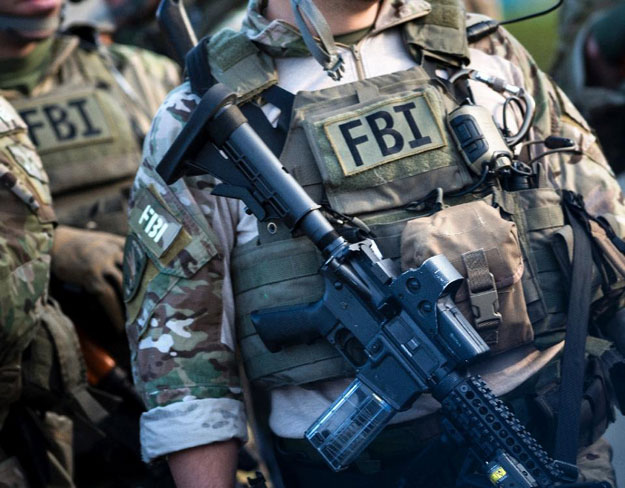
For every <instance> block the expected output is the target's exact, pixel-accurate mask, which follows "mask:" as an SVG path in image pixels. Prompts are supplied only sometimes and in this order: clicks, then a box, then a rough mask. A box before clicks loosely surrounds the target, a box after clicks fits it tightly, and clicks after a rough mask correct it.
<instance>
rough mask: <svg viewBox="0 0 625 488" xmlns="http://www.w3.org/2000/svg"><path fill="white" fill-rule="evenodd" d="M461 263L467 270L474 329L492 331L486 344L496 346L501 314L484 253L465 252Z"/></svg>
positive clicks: (495, 288) (493, 281)
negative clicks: (491, 335) (491, 336)
mask: <svg viewBox="0 0 625 488" xmlns="http://www.w3.org/2000/svg"><path fill="white" fill-rule="evenodd" d="M462 261H463V262H464V266H465V268H466V270H467V288H468V290H469V301H470V302H471V310H472V312H473V319H474V321H475V328H476V329H477V330H478V331H480V332H481V331H492V332H490V333H491V334H493V338H492V340H489V341H488V342H491V343H495V344H496V343H497V339H498V334H497V329H498V328H499V325H500V324H501V314H500V313H499V297H498V295H497V286H496V285H495V277H494V276H493V274H492V273H491V272H490V270H489V269H488V261H487V260H486V253H485V252H484V250H483V249H478V250H477V251H471V252H466V253H464V254H463V255H462ZM493 329H494V330H493ZM489 339H490V338H489Z"/></svg>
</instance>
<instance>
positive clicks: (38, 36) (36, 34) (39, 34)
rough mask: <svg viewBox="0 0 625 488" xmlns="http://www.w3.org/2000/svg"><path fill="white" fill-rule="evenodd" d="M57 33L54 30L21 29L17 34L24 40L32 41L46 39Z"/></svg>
mask: <svg viewBox="0 0 625 488" xmlns="http://www.w3.org/2000/svg"><path fill="white" fill-rule="evenodd" d="M54 33H55V31H54V30H49V29H47V30H40V31H28V32H24V31H19V32H18V33H17V34H18V35H19V37H21V38H22V40H24V41H27V42H30V41H43V40H44V39H47V38H48V37H51V36H53V35H54Z"/></svg>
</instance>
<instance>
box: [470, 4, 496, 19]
mask: <svg viewBox="0 0 625 488" xmlns="http://www.w3.org/2000/svg"><path fill="white" fill-rule="evenodd" d="M464 4H465V6H466V9H467V12H475V13H479V14H484V15H488V16H489V17H492V18H493V19H501V6H500V5H499V2H496V1H492V0H465V2H464Z"/></svg>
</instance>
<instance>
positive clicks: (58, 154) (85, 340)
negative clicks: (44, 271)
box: [0, 0, 179, 486]
mask: <svg viewBox="0 0 625 488" xmlns="http://www.w3.org/2000/svg"><path fill="white" fill-rule="evenodd" d="M63 3H64V2H63V0H8V1H3V2H1V3H0V68H1V69H0V94H1V95H3V96H4V97H5V98H7V99H8V100H10V101H11V103H12V104H13V105H14V107H15V108H16V109H17V111H18V113H19V114H20V115H21V117H22V119H23V120H24V121H25V122H26V124H27V125H28V129H29V133H30V138H31V140H32V142H33V144H34V145H35V147H36V149H37V150H38V152H39V154H40V156H41V159H42V161H43V166H44V168H45V171H46V172H47V174H48V176H49V185H50V191H51V193H52V196H53V198H54V201H55V211H56V215H57V217H58V222H59V226H58V227H57V229H56V232H55V238H54V245H53V246H52V248H51V250H50V254H51V257H52V260H51V274H52V281H51V295H52V296H53V297H54V298H56V299H58V301H59V302H60V304H61V307H62V309H63V311H64V312H65V313H66V314H67V315H68V316H69V317H71V319H72V321H73V323H74V324H75V325H76V330H74V328H73V327H65V328H64V329H62V330H63V331H64V332H62V333H61V332H59V333H56V332H55V330H56V329H55V328H54V327H49V328H47V329H45V333H42V334H43V335H42V336H41V337H37V339H38V340H39V339H41V340H40V341H39V342H37V343H36V345H37V347H38V348H39V349H38V351H39V352H38V353H37V354H36V355H34V356H35V357H37V358H38V361H39V362H40V363H42V364H39V363H38V364H37V368H38V369H37V368H36V370H33V369H26V370H25V371H26V372H27V373H28V374H25V379H26V380H27V381H28V382H31V383H33V384H35V387H34V388H29V389H28V391H32V390H33V389H34V390H35V391H37V392H45V394H44V393H41V395H39V394H38V395H30V396H29V395H27V396H23V397H22V398H21V400H20V402H19V403H16V404H14V405H13V407H12V409H11V411H12V412H11V414H10V415H9V419H12V418H13V419H15V421H14V422H9V421H8V422H7V423H5V429H4V431H3V434H2V438H3V439H4V440H5V441H6V440H7V439H13V440H14V439H19V441H20V442H11V443H10V448H11V449H13V450H14V451H16V455H18V456H19V454H20V452H21V453H22V454H27V455H26V456H22V457H30V458H32V459H34V460H35V461H38V462H39V463H40V464H41V466H38V467H37V469H35V468H33V467H32V466H31V469H29V470H28V473H29V474H32V473H37V472H39V471H41V472H47V471H49V469H50V466H49V465H48V464H47V461H46V460H47V457H46V456H45V452H43V451H41V449H40V447H41V445H42V443H41V442H34V444H33V445H30V444H29V442H30V441H31V440H32V439H34V438H36V437H37V435H39V436H40V437H41V436H42V435H43V434H37V432H43V431H42V430H41V429H37V426H38V425H39V424H40V423H41V422H40V421H41V418H43V417H42V415H43V413H42V412H45V411H47V410H50V409H51V410H55V409H57V407H58V406H59V405H65V406H66V405H68V404H78V405H79V407H80V408H78V411H79V412H80V413H76V412H74V411H73V410H72V415H73V414H74V413H76V415H74V417H73V423H74V425H73V438H74V440H75V443H74V446H73V447H74V456H75V457H76V461H77V462H76V468H77V472H76V479H78V480H81V481H82V483H83V484H84V485H87V486H126V483H128V485H127V486H132V484H131V483H132V477H133V476H135V475H136V476H138V477H139V478H141V477H143V476H144V475H146V472H147V470H146V468H145V467H144V466H142V465H141V463H140V460H139V455H138V430H137V422H138V417H139V415H140V412H141V410H142V405H141V403H140V402H139V401H138V399H136V397H135V395H134V391H133V389H132V387H131V386H130V384H129V383H127V382H125V380H124V373H122V371H124V370H127V369H128V349H127V345H126V339H125V335H124V330H123V323H124V306H123V294H122V270H121V262H122V255H123V245H124V238H123V236H124V235H125V233H126V227H127V219H126V207H127V205H126V202H127V199H128V192H129V188H130V185H131V183H132V179H133V177H134V173H135V171H136V169H137V167H138V165H139V163H140V160H141V146H142V144H143V138H144V135H145V133H146V131H147V129H148V128H149V124H150V120H151V118H152V116H153V114H154V113H155V110H156V108H157V107H158V105H159V104H160V103H161V101H162V100H163V98H164V96H165V95H166V93H167V92H168V91H169V90H170V89H171V88H172V87H173V86H175V85H176V83H178V82H179V73H178V70H177V68H176V66H175V65H174V63H173V62H171V61H170V60H168V59H166V58H163V57H161V56H157V55H155V54H152V53H149V52H147V51H144V50H140V49H137V48H131V47H126V46H119V45H111V46H109V47H104V46H103V45H101V44H100V43H99V37H98V35H97V32H96V31H95V30H94V29H82V30H80V34H81V37H78V36H76V35H57V30H58V27H59V24H60V20H61V11H62V7H63ZM65 320H67V319H65ZM77 332H78V334H77ZM78 336H79V337H80V343H81V345H82V349H83V353H84V357H85V360H86V363H87V364H86V366H87V376H88V377H89V380H90V383H91V385H92V386H94V385H97V386H98V388H99V389H98V390H97V392H95V393H93V394H89V395H87V396H85V394H84V393H83V392H84V391H85V390H88V389H87V387H86V385H84V388H83V387H82V386H81V387H80V388H78V389H79V390H80V394H77V395H75V394H74V393H75V392H74V391H73V390H75V389H76V388H74V387H73V386H72V385H73V384H72V383H71V382H70V383H67V381H65V380H67V379H68V375H69V376H72V375H77V376H76V381H79V379H81V378H82V375H81V374H80V368H71V369H73V371H71V374H70V373H68V371H66V370H64V369H63V368H61V370H60V372H58V373H55V371H56V370H55V368H54V366H56V365H57V364H60V365H61V366H65V367H66V369H67V364H68V363H67V358H72V359H75V357H74V356H77V357H78V356H79V353H77V350H76V349H75V348H73V347H72V345H75V344H78V341H79V339H78ZM42 351H43V352H42ZM41 357H43V358H45V357H50V358H52V359H51V360H50V361H49V364H43V363H45V361H43V359H42V360H39V358H41ZM78 360H79V361H82V359H80V358H79V359H78ZM50 368H51V369H50ZM48 369H50V371H48ZM53 379H54V380H55V381H56V382H54V381H53ZM83 379H84V378H83ZM57 383H58V385H57ZM81 384H82V383H81ZM57 386H58V388H57ZM74 386H75V385H74ZM94 391H95V390H94ZM43 404H45V405H46V406H45V408H42V405H43ZM59 408H60V407H59ZM81 415H82V417H81ZM25 416H26V417H28V418H30V417H32V418H33V419H34V420H33V422H31V423H32V432H31V433H30V434H28V435H26V434H24V435H20V434H19V429H21V428H22V427H23V426H24V425H26V424H27V422H25V421H24V417H25ZM78 417H81V421H77V420H76V419H77V418H78ZM16 428H17V429H18V433H17V434H16V431H15V429H16ZM33 432H34V433H33ZM69 432H70V433H69V438H70V439H71V438H72V429H71V427H70V431H69ZM22 434H23V433H22ZM44 444H45V443H44ZM31 452H32V453H33V455H32V456H30V453H31ZM38 452H39V453H41V455H39V456H38V455H37V453H38ZM111 463H114V464H115V465H116V470H111V469H110V465H111ZM30 481H31V482H32V483H34V484H35V486H38V484H41V483H40V482H39V483H36V482H34V481H32V480H30ZM71 482H72V481H71V479H70V480H69V481H68V483H71ZM63 486H70V485H63Z"/></svg>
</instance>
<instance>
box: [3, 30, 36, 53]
mask: <svg viewBox="0 0 625 488" xmlns="http://www.w3.org/2000/svg"><path fill="white" fill-rule="evenodd" d="M38 43H39V41H38V40H25V39H21V40H17V39H16V37H14V36H11V35H10V34H7V33H5V32H0V60H3V59H15V58H25V57H26V56H28V55H29V54H30V53H32V52H33V51H34V50H35V48H36V47H37V44H38Z"/></svg>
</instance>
